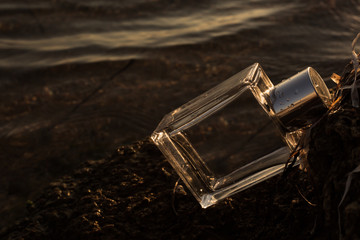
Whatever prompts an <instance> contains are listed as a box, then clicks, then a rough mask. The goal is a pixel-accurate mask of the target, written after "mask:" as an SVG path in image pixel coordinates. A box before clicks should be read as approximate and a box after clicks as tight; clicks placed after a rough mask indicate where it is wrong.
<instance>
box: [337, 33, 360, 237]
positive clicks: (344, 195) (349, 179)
mask: <svg viewBox="0 0 360 240" xmlns="http://www.w3.org/2000/svg"><path fill="white" fill-rule="evenodd" d="M358 36H359V34H358ZM358 172H360V165H358V166H357V167H356V168H355V169H354V170H352V171H351V172H349V173H348V177H347V179H346V184H345V190H344V194H343V196H342V198H341V200H340V202H339V205H338V209H337V210H338V224H339V239H341V215H340V207H341V204H342V203H343V202H344V200H345V197H346V195H347V194H348V192H349V189H350V185H351V181H352V178H353V175H354V174H355V173H358Z"/></svg>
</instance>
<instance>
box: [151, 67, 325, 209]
mask: <svg viewBox="0 0 360 240" xmlns="http://www.w3.org/2000/svg"><path fill="white" fill-rule="evenodd" d="M330 104H331V96H330V93H329V90H328V88H327V87H326V85H325V83H324V81H323V80H322V78H321V77H320V75H319V74H318V73H317V72H316V71H315V70H314V69H313V68H311V67H308V68H307V69H305V70H303V71H302V72H300V73H298V74H296V75H294V76H292V77H290V78H289V79H287V80H284V81H282V82H281V83H279V84H277V85H275V86H274V85H273V84H272V82H271V81H270V79H269V78H268V77H267V75H266V74H265V72H264V71H263V69H262V68H261V66H260V65H259V64H258V63H255V64H253V65H251V66H249V67H248V68H246V69H244V70H242V71H241V72H239V73H237V74H236V75H234V76H232V77H231V78H229V79H228V80H226V81H224V82H222V83H220V84H219V85H217V86H215V87H214V88H212V89H210V90H209V91H207V92H205V93H203V94H202V95H200V96H198V97H196V98H195V99H193V100H191V101H190V102H188V103H186V104H185V105H183V106H181V107H179V108H177V109H175V110H174V111H172V112H170V113H169V114H167V115H165V116H164V118H163V119H162V121H161V122H160V123H159V125H158V127H157V128H156V129H155V131H154V132H153V134H152V136H151V138H152V140H153V142H154V143H155V144H156V145H157V146H158V148H159V149H160V150H161V151H162V153H163V154H164V155H165V156H166V158H167V159H168V161H169V162H170V164H171V165H172V167H173V168H174V169H175V170H176V172H177V173H178V174H179V176H180V177H181V179H182V180H183V181H184V183H185V185H186V186H187V187H188V189H189V190H190V191H191V193H192V194H193V195H194V197H195V198H196V199H197V200H198V201H199V203H200V205H201V206H202V207H203V208H206V207H209V206H211V205H213V204H215V203H216V202H218V201H219V200H222V199H224V198H226V197H229V196H231V195H233V194H235V193H237V192H239V191H242V190H244V189H246V188H249V187H251V186H253V185H254V184H257V183H259V182H261V181H264V180H266V179H268V178H270V177H272V176H274V175H276V174H278V173H280V172H281V171H283V169H284V167H285V164H286V162H287V160H288V158H289V155H290V152H291V151H292V150H293V149H294V148H295V147H296V145H297V143H298V141H299V140H300V138H301V136H302V134H303V130H302V129H303V128H304V127H306V126H309V125H311V124H313V123H314V122H315V121H316V120H317V119H318V118H319V116H321V112H326V111H327V109H328V107H329V106H330Z"/></svg>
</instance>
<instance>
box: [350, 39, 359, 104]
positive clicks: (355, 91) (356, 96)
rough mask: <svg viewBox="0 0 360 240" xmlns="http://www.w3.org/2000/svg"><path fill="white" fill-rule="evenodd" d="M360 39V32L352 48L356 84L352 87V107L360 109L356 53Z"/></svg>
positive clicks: (357, 56)
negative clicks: (356, 46)
mask: <svg viewBox="0 0 360 240" xmlns="http://www.w3.org/2000/svg"><path fill="white" fill-rule="evenodd" d="M359 38H360V32H359V33H358V34H357V36H356V37H355V39H354V40H353V42H352V44H351V47H352V50H351V58H352V64H353V66H354V74H355V77H354V82H353V84H352V85H351V102H352V106H353V107H356V108H357V107H359V92H358V86H357V72H358V68H359V54H357V53H356V51H355V45H356V43H357V41H358V40H359Z"/></svg>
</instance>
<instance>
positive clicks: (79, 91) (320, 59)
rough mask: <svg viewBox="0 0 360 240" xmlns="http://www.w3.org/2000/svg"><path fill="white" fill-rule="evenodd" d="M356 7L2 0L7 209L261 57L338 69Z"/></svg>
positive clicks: (275, 75)
mask: <svg viewBox="0 0 360 240" xmlns="http://www.w3.org/2000/svg"><path fill="white" fill-rule="evenodd" d="M359 12H360V1H355V0H353V1H336V0H328V1H325V0H324V1H315V0H314V1H310V0H307V1H300V0H298V1H296V0H295V1H290V0H288V1H280V0H270V1H265V0H248V1H244V0H242V1H236V0H226V1H211V0H200V1H188V0H185V1H180V0H174V1H168V0H166V1H165V0H153V1H145V0H126V1H115V0H108V1H104V0H89V1H77V0H52V1H47V0H46V1H45V0H32V1H25V0H22V1H20V0H17V1H14V0H11V1H10V0H2V1H1V2H0V56H1V57H0V91H1V95H0V116H1V118H0V139H1V147H2V151H1V155H0V157H1V164H2V166H3V168H2V170H1V173H0V176H1V177H0V203H1V205H2V208H1V209H0V212H1V214H7V215H9V216H10V219H11V221H12V220H14V219H16V217H18V216H21V215H22V214H23V212H24V210H23V209H24V206H25V203H26V200H27V199H32V198H34V197H35V196H36V194H37V193H38V192H39V191H40V189H42V188H43V187H45V186H46V185H47V184H48V182H49V181H52V180H53V179H54V178H56V177H59V176H62V175H63V174H66V173H69V172H71V170H72V169H74V168H75V167H76V166H77V165H79V164H80V163H81V162H83V161H84V160H88V159H99V158H103V157H104V156H106V155H107V154H108V153H111V152H113V151H115V149H116V147H117V146H119V145H121V144H126V143H129V142H131V141H135V140H137V139H140V138H143V137H146V136H148V135H149V134H150V133H151V131H152V130H153V129H154V128H155V127H156V125H157V123H158V121H159V120H160V119H161V117H162V116H163V115H164V114H165V113H167V112H169V111H170V110H172V109H173V108H175V107H177V106H179V105H181V104H183V103H185V102H186V101H188V100H190V99H191V98H193V97H194V96H197V95H198V94H200V93H201V92H203V91H205V90H207V89H209V88H210V87H212V86H214V85H215V84H217V83H219V82H221V81H222V80H225V79H226V78H228V77H230V76H231V75H233V74H235V73H236V72H238V71H240V70H242V69H244V68H245V67H247V66H249V65H251V64H252V63H254V62H260V63H261V65H262V66H263V68H264V70H265V71H266V73H267V74H268V75H269V77H270V78H271V80H272V81H273V82H275V83H276V82H279V81H280V80H281V79H284V78H287V77H289V76H291V75H292V74H294V73H296V72H297V71H300V70H302V69H303V68H305V67H307V66H312V67H314V68H316V69H317V70H318V71H319V73H320V74H321V75H322V76H323V77H324V79H325V80H328V79H329V76H330V75H331V74H332V73H333V72H337V73H341V70H342V69H343V67H344V66H345V64H346V63H347V62H348V61H349V58H350V45H351V41H352V39H353V38H354V37H355V35H356V34H357V32H359V30H360V14H359ZM244 107H245V108H246V105H245V106H244ZM248 111H251V109H248ZM0 223H1V222H0Z"/></svg>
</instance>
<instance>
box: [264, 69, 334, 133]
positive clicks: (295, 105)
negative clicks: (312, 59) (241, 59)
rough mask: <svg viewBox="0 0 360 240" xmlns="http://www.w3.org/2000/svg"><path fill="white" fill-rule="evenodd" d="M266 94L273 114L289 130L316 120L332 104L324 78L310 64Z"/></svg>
mask: <svg viewBox="0 0 360 240" xmlns="http://www.w3.org/2000/svg"><path fill="white" fill-rule="evenodd" d="M267 94H268V100H269V105H270V108H271V109H272V110H273V114H274V117H275V118H276V119H278V120H279V121H280V124H281V125H282V126H283V127H285V128H286V129H287V130H295V129H298V128H302V127H305V126H308V125H309V124H313V123H314V122H315V121H316V120H317V119H319V117H320V116H321V114H322V112H324V113H325V112H326V111H327V110H328V108H329V107H330V105H331V95H330V92H329V90H328V88H327V86H326V84H325V82H324V81H323V79H322V78H321V77H320V75H319V74H318V73H317V72H316V71H315V70H314V69H313V68H311V67H308V68H306V69H305V70H303V71H301V72H299V73H297V74H296V75H294V76H292V77H290V78H288V79H286V80H284V81H282V82H281V83H279V84H277V85H275V86H274V88H271V89H270V90H268V92H267Z"/></svg>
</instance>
